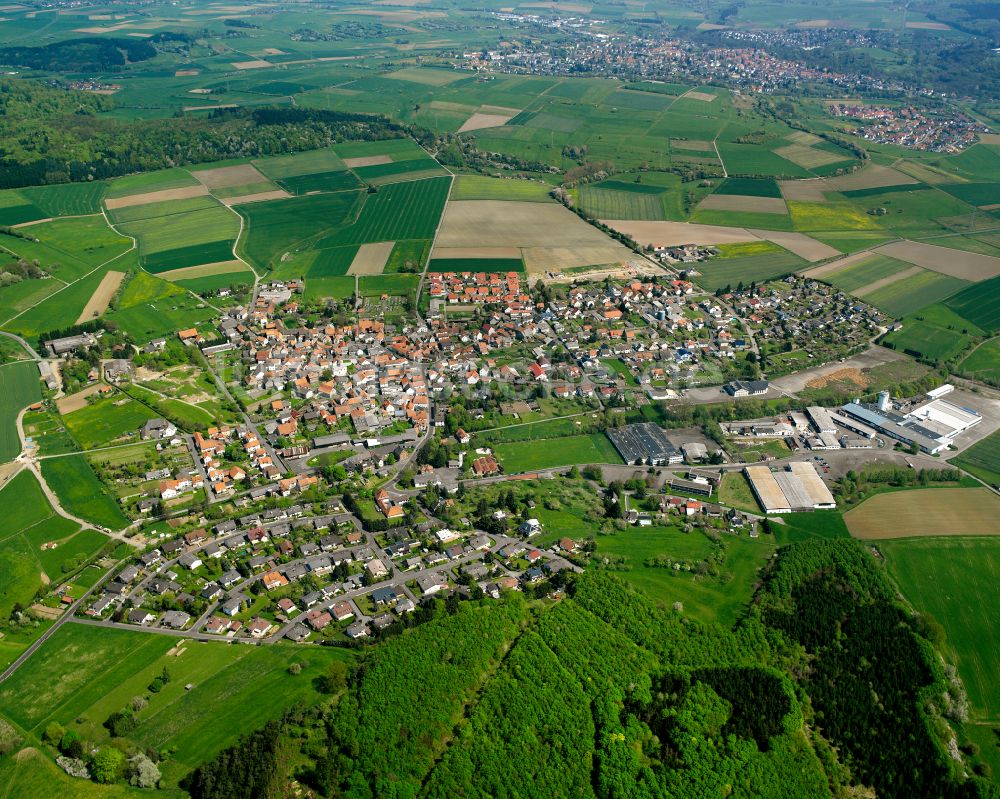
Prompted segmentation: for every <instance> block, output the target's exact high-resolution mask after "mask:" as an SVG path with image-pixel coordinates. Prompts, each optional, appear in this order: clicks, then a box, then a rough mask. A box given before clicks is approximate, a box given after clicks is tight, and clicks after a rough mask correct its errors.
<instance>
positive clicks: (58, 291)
mask: <svg viewBox="0 0 1000 799" xmlns="http://www.w3.org/2000/svg"><path fill="white" fill-rule="evenodd" d="M101 213H102V215H103V216H104V221H105V222H107V224H108V227H110V228H111V229H112V230H114V231H115V233H118V235H123V234H122V233H120V232H119V231H118V230H117V229H115V227H114V226H113V225H112V224H111V222H110V221H109V220H108V217H107V214H105V213H104V212H103V211H102V212H101ZM124 238H127V239H129V240H130V241H131V242H132V246H131V247H129V248H128V249H127V250H125V251H124V252H121V253H118V255H115V256H114V257H112V258H109V259H108V260H106V261H104V262H102V263H100V264H98V265H97V266H95V267H94V268H93V269H91V270H90V271H89V272H87V273H85V274H83V275H80V277H78V278H77V279H76V280H71V281H70V282H69V283H65V284H64V285H63V286H62V287H61V288H58V289H56V290H55V291H53V292H52V293H51V294H47V295H46V296H45V297H43V298H42V299H40V300H39V301H38V302H36V303H33V304H32V305H29V306H28V307H27V308H25V309H24V310H23V311H19V312H18V313H16V314H14V315H13V316H11V317H10V318H8V319H5V320H4V321H3V322H2V323H0V326H6V325H8V324H10V323H11V322H13V321H14V320H15V319H17V318H18V317H19V316H23V315H24V314H26V313H27V312H28V311H30V310H32V309H33V308H37V307H38V306H39V305H42V304H43V303H45V302H47V301H48V300H51V299H52V298H53V297H55V296H56V295H57V294H59V293H60V292H62V291H65V290H66V289H68V288H69V287H70V286H73V285H75V284H77V283H79V282H80V281H81V280H85V279H86V278H88V277H90V276H91V275H92V274H94V273H95V272H98V271H100V270H101V269H103V268H104V267H106V266H108V265H109V264H111V263H114V262H115V261H117V260H118V259H119V258H122V257H124V256H126V255H128V254H129V253H130V252H132V251H133V250H135V249H136V248H137V244H136V241H135V239H133V238H132V237H131V236H124ZM199 299H200V298H199Z"/></svg>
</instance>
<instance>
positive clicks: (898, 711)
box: [185, 540, 1000, 799]
mask: <svg viewBox="0 0 1000 799" xmlns="http://www.w3.org/2000/svg"><path fill="white" fill-rule="evenodd" d="M568 593H569V596H567V597H566V598H563V599H562V600H560V601H558V602H556V603H554V604H553V603H551V602H545V603H542V602H537V601H535V602H531V601H529V600H528V599H526V598H525V597H523V596H522V595H520V594H513V595H508V596H506V597H505V598H504V599H503V600H501V601H500V602H499V603H495V602H490V601H466V602H461V603H457V602H448V603H445V602H441V601H438V602H437V603H436V606H435V607H434V608H433V609H431V610H430V611H423V612H425V613H428V614H429V615H430V616H431V617H432V618H430V619H429V620H427V621H426V622H425V623H424V624H422V625H421V626H418V627H415V628H412V629H410V630H408V631H407V632H405V633H403V634H402V635H401V636H399V637H397V638H394V639H391V640H389V641H387V642H385V643H383V644H382V645H380V646H379V648H377V649H376V650H374V651H372V652H371V654H370V655H368V656H367V658H366V659H365V660H363V661H362V663H361V665H360V666H359V667H358V668H357V669H356V670H355V671H354V672H353V673H351V674H344V673H343V672H341V673H339V674H337V675H332V676H331V678H330V680H329V683H330V684H329V685H328V686H326V689H327V692H328V693H329V694H330V700H329V701H328V702H327V703H325V704H324V705H322V706H320V707H318V708H314V709H311V710H301V709H300V710H293V711H291V712H290V713H289V714H288V715H287V716H286V718H284V719H283V720H282V721H281V722H280V723H279V722H276V723H272V724H270V725H268V726H267V727H265V728H264V729H263V730H260V731H258V732H257V733H255V734H254V735H252V736H249V737H247V738H245V739H244V740H243V741H242V742H241V743H240V744H238V745H237V746H235V747H232V748H231V749H228V750H226V751H224V752H222V753H221V754H220V755H219V756H218V757H217V758H216V759H215V760H214V761H212V762H210V763H207V764H205V765H204V766H202V767H200V768H199V769H197V770H196V771H195V772H193V773H192V774H191V775H190V776H189V778H188V779H187V780H186V782H185V786H186V787H187V789H188V790H189V791H190V792H191V794H192V796H193V797H194V799H226V798H228V797H250V796H253V797H268V796H279V795H281V794H282V791H283V789H284V787H285V786H286V785H287V781H288V780H289V779H290V778H292V777H293V776H294V778H297V779H298V780H299V781H301V782H302V783H304V784H306V785H308V786H310V787H311V788H313V789H314V790H316V791H317V792H318V793H319V794H320V795H323V796H332V797H350V798H351V799H374V797H394V798H396V799H403V798H404V797H435V798H436V797H441V798H442V799H443V797H482V798H483V799H486V797H502V798H503V799H516V798H517V797H583V798H586V799H645V797H650V798H652V797H676V798H677V799H681V798H686V797H690V798H691V799H703V798H704V797H713V796H719V797H727V796H732V797H747V799H750V797H784V798H787V797H796V798H798V797H802V798H803V799H805V798H807V797H808V798H811V797H816V799H821V798H823V797H853V796H870V795H872V794H871V790H872V789H874V791H875V795H878V796H920V797H941V798H942V799H950V798H951V797H956V799H957V798H959V797H961V798H962V799H966V798H967V799H979V798H980V797H982V798H983V799H986V798H987V797H993V798H995V797H997V796H998V795H1000V792H998V790H997V789H996V788H995V787H994V786H992V785H990V784H988V783H985V782H981V781H979V780H978V779H967V778H965V777H964V776H963V768H962V767H961V766H959V765H958V764H957V763H956V762H955V761H953V760H952V759H951V758H950V757H949V756H948V755H947V753H946V745H947V741H948V738H949V737H950V736H951V731H950V730H951V728H950V727H949V726H948V725H947V724H946V722H945V721H944V719H943V718H942V715H941V714H942V712H944V711H945V710H946V708H947V707H948V706H949V703H948V699H947V695H948V692H949V691H952V690H954V688H953V687H952V686H949V685H948V683H947V680H946V679H945V677H944V674H943V668H942V664H941V660H940V658H939V656H938V655H937V653H936V652H935V650H934V649H933V647H932V646H931V644H930V643H929V642H928V640H927V639H926V638H925V637H924V636H923V630H924V629H925V625H924V624H923V623H922V620H921V619H920V618H919V617H915V616H913V615H912V614H910V613H909V612H908V611H907V610H906V609H905V608H903V607H902V606H901V605H900V604H898V601H897V599H896V595H895V592H894V591H893V589H892V586H891V584H890V583H889V581H888V579H887V577H886V575H885V573H884V571H883V569H882V567H881V566H880V565H879V564H878V563H876V561H875V559H874V558H873V557H872V556H871V554H870V553H869V552H868V551H867V550H865V549H864V548H863V547H862V546H861V545H860V544H858V543H857V542H855V541H852V540H837V541H824V540H814V541H809V542H804V543H799V544H795V545H792V546H789V547H786V548H784V549H783V550H781V552H780V555H779V557H778V558H777V559H776V560H775V561H774V563H773V564H772V565H771V566H770V567H769V571H768V573H767V574H766V575H765V577H764V579H763V581H762V584H761V587H760V590H759V591H758V594H757V596H756V598H755V600H754V602H753V604H752V606H751V607H750V609H749V611H748V613H747V615H746V617H745V618H744V619H743V620H742V621H741V622H740V623H739V624H738V625H737V626H736V628H735V629H733V630H724V629H721V628H718V627H711V626H705V625H702V624H699V623H697V622H694V621H692V620H690V619H688V618H686V617H685V616H684V615H683V614H682V613H679V612H676V611H673V610H669V609H666V608H662V607H655V606H653V605H652V604H651V603H650V602H649V601H648V600H647V599H646V598H644V597H643V596H642V595H640V594H638V593H636V592H635V591H634V590H632V589H630V588H629V587H627V586H626V585H625V584H624V583H622V582H620V581H619V580H617V579H616V578H615V577H613V576H611V575H610V574H608V573H606V572H588V573H586V574H584V575H581V576H579V577H578V578H577V579H576V580H575V582H574V583H572V584H571V585H570V587H569V591H568ZM303 759H304V760H305V761H306V763H305V764H304V765H303V763H302V761H303ZM292 764H297V765H292Z"/></svg>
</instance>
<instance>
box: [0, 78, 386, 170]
mask: <svg viewBox="0 0 1000 799" xmlns="http://www.w3.org/2000/svg"><path fill="white" fill-rule="evenodd" d="M110 107H111V101H110V100H108V99H107V98H104V97H101V96H96V95H92V94H88V93H85V92H70V91H64V90H62V89H52V88H48V87H45V86H40V85H38V84H36V83H29V82H27V81H23V80H18V79H15V78H3V79H0V188H20V187H22V186H34V185H41V184H46V183H66V182H71V181H83V180H101V179H103V178H109V177H116V176H118V175H126V174H131V173H133V172H147V171H153V170H157V169H164V168H167V167H171V166H179V165H183V164H200V163H206V162H210V161H221V160H225V159H227V158H250V157H254V158H255V157H259V156H266V155H280V154H282V153H291V152H300V151H304V150H315V149H318V148H321V147H327V146H329V145H331V144H333V143H334V142H338V141H344V140H352V141H358V140H374V139H387V138H398V137H401V136H403V135H404V133H405V131H404V128H403V127H401V126H399V125H397V124H395V123H392V122H389V121H388V120H386V119H384V118H382V117H376V116H369V115H363V114H348V113H341V112H337V111H313V110H306V109H297V108H257V109H253V110H246V109H222V110H219V111H215V112H213V113H212V114H211V115H210V116H208V117H184V118H173V119H157V120H147V121H133V122H124V121H121V120H117V119H113V118H110V117H107V116H102V115H101V112H102V111H106V110H108V109H109V108H110Z"/></svg>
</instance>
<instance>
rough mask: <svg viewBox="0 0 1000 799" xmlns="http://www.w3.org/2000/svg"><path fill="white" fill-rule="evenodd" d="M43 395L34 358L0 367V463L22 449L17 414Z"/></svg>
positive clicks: (10, 458)
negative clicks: (18, 433)
mask: <svg viewBox="0 0 1000 799" xmlns="http://www.w3.org/2000/svg"><path fill="white" fill-rule="evenodd" d="M41 398H42V392H41V383H40V382H39V376H38V366H37V365H36V364H35V362H34V361H15V362H14V363H7V364H4V365H3V366H0V463H2V462H5V461H9V460H12V459H13V458H14V457H15V456H16V455H17V454H18V453H19V452H20V451H21V442H20V439H18V437H17V426H16V424H15V422H16V421H17V415H18V413H20V412H21V410H22V409H24V408H26V407H28V406H29V405H31V404H32V403H34V402H38V401H39V400H40V399H41Z"/></svg>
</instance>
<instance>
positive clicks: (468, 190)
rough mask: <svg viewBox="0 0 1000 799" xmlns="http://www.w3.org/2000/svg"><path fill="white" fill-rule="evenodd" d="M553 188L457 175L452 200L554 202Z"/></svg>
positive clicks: (521, 182)
mask: <svg viewBox="0 0 1000 799" xmlns="http://www.w3.org/2000/svg"><path fill="white" fill-rule="evenodd" d="M550 190H551V186H549V185H548V184H546V183H542V182H540V181H537V180H509V179H506V180H505V179H499V178H489V177H485V176H483V175H457V176H456V177H455V182H454V185H453V186H452V189H451V199H452V200H522V201H525V202H532V201H533V202H552V198H551V197H549V191H550Z"/></svg>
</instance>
